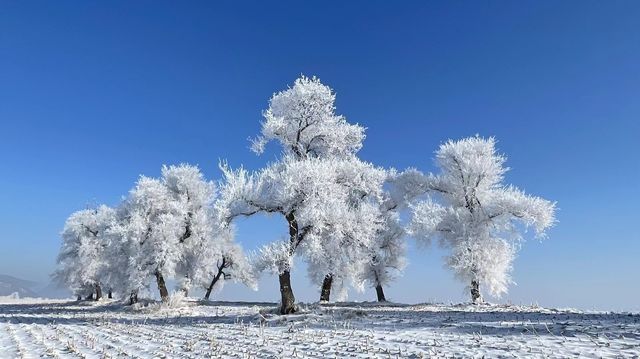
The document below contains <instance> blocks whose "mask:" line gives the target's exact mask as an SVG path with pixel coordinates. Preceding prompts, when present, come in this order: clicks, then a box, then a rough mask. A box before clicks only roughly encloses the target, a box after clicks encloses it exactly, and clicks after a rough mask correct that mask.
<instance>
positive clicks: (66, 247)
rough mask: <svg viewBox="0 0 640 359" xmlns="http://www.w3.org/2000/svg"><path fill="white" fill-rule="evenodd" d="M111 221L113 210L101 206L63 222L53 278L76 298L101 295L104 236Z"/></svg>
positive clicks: (112, 219)
mask: <svg viewBox="0 0 640 359" xmlns="http://www.w3.org/2000/svg"><path fill="white" fill-rule="evenodd" d="M114 220H115V211H114V210H113V209H112V208H109V207H107V206H104V205H102V206H99V207H98V208H95V209H85V210H81V211H78V212H75V213H73V214H72V215H71V216H69V218H68V219H67V221H66V223H65V226H64V229H63V231H62V234H61V237H62V245H61V248H60V252H59V254H58V260H57V262H58V265H57V268H56V270H55V272H54V273H53V277H54V279H55V280H56V281H57V282H58V283H60V284H62V285H65V286H66V287H68V288H69V289H71V290H72V291H73V292H74V293H75V294H76V295H77V296H79V297H80V296H81V295H87V296H89V297H93V298H94V299H95V300H98V299H100V298H101V297H102V285H103V283H104V278H103V275H104V273H105V271H106V268H108V266H109V262H108V258H106V256H105V255H104V253H105V248H106V244H107V242H106V240H105V236H106V235H107V232H108V231H109V229H110V227H111V226H112V225H113V223H114Z"/></svg>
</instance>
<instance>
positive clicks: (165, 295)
mask: <svg viewBox="0 0 640 359" xmlns="http://www.w3.org/2000/svg"><path fill="white" fill-rule="evenodd" d="M156 283H157V284H158V290H159V291H160V298H161V299H162V301H163V302H166V301H168V300H169V291H167V285H166V284H165V282H164V277H163V276H162V273H160V271H159V270H157V271H156Z"/></svg>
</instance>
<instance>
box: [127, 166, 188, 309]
mask: <svg viewBox="0 0 640 359" xmlns="http://www.w3.org/2000/svg"><path fill="white" fill-rule="evenodd" d="M170 198H171V196H170V193H169V189H168V188H167V186H165V185H164V184H163V183H162V181H161V180H158V179H154V178H149V177H145V176H141V177H140V179H139V180H138V182H137V183H136V186H135V187H134V189H132V190H131V192H130V193H129V197H128V198H127V200H126V203H125V204H124V206H125V208H126V211H127V214H126V217H127V220H126V222H125V223H124V225H125V228H123V230H122V234H123V236H124V240H123V242H124V245H125V247H129V248H133V251H132V253H131V255H132V258H130V260H129V266H128V268H127V274H128V281H127V284H128V286H129V287H130V289H131V290H132V291H137V290H138V289H141V288H148V285H149V283H148V279H149V278H150V277H154V278H155V279H156V283H157V285H158V290H159V292H160V297H161V298H162V300H167V299H168V298H169V291H168V290H167V287H166V282H165V278H166V277H174V276H175V273H176V268H177V266H178V262H179V260H180V256H181V253H180V247H179V239H180V237H181V236H182V235H183V234H184V221H183V218H180V216H178V215H177V212H178V209H177V208H176V204H175V203H174V202H173V201H171V199H170Z"/></svg>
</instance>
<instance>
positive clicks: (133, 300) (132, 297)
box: [129, 290, 138, 305]
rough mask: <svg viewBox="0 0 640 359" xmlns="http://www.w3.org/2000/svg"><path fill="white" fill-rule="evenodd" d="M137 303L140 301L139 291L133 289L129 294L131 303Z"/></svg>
mask: <svg viewBox="0 0 640 359" xmlns="http://www.w3.org/2000/svg"><path fill="white" fill-rule="evenodd" d="M135 303H138V291H137V290H132V291H131V293H130V294H129V305H134V304H135Z"/></svg>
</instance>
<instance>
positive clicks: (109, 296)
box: [107, 289, 113, 299]
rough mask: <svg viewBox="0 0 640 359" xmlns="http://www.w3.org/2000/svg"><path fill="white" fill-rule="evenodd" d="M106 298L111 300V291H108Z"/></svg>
mask: <svg viewBox="0 0 640 359" xmlns="http://www.w3.org/2000/svg"><path fill="white" fill-rule="evenodd" d="M107 298H109V299H113V292H112V291H111V289H109V291H108V292H107Z"/></svg>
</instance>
